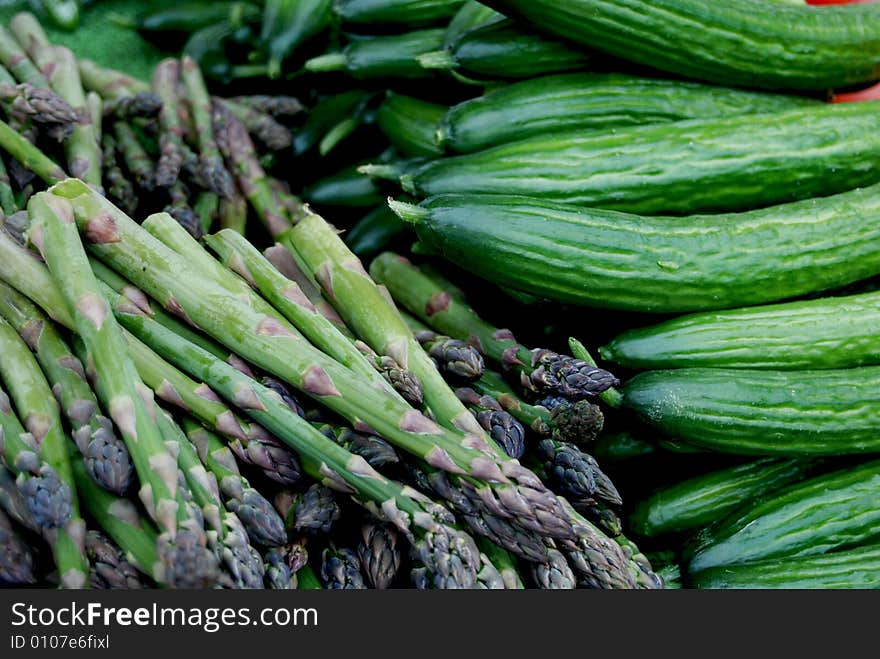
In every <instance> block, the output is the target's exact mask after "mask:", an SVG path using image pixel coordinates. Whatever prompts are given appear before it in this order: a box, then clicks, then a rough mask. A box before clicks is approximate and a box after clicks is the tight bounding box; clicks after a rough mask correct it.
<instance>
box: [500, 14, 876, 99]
mask: <svg viewBox="0 0 880 659" xmlns="http://www.w3.org/2000/svg"><path fill="white" fill-rule="evenodd" d="M485 4H487V5H489V6H490V7H493V8H495V9H497V10H498V11H500V12H501V13H503V14H505V15H506V16H512V17H515V18H517V19H519V20H521V21H523V22H525V23H527V24H530V25H534V26H535V27H536V28H539V29H541V30H543V31H545V32H547V33H548V34H552V35H556V36H558V37H561V38H564V39H566V40H569V41H571V42H572V43H576V44H579V45H581V46H583V47H588V48H591V49H592V48H600V49H602V50H604V51H606V52H608V53H611V54H613V55H617V56H619V57H625V58H627V59H629V60H632V61H635V62H639V63H641V64H645V65H647V66H652V67H655V68H658V69H662V70H664V71H671V72H673V73H678V74H680V75H684V76H687V77H691V78H697V79H700V80H709V81H711V82H717V83H720V84H724V85H737V86H743V87H763V88H769V89H822V90H824V89H827V88H829V87H844V86H848V85H855V84H859V83H865V82H870V81H872V80H877V79H878V78H880V6H877V5H874V4H857V5H844V6H829V7H809V6H806V5H796V4H793V3H787V2H768V1H767V0H736V1H735V2H706V1H705V0H486V3H485Z"/></svg>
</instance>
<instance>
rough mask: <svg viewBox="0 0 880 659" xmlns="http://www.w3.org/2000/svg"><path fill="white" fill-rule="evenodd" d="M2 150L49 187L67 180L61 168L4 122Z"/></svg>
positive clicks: (0, 134) (0, 137)
mask: <svg viewBox="0 0 880 659" xmlns="http://www.w3.org/2000/svg"><path fill="white" fill-rule="evenodd" d="M0 149H2V150H4V151H6V152H7V153H8V154H9V155H10V156H12V157H13V158H14V159H15V160H16V161H17V162H19V163H21V164H22V165H23V166H24V167H25V168H26V169H28V170H30V171H32V172H33V173H34V174H36V175H37V176H39V177H40V178H41V179H42V180H43V181H45V182H46V183H47V184H49V185H51V184H53V183H57V182H59V181H63V180H64V179H65V178H67V174H65V173H64V170H63V169H61V167H59V166H58V165H56V164H55V163H54V162H52V161H51V160H50V159H49V158H48V157H47V156H45V155H44V154H43V152H42V151H40V150H39V149H38V148H37V147H35V146H34V145H33V144H31V143H30V142H29V141H28V140H27V139H26V138H24V137H23V136H22V135H20V134H19V132H18V131H16V130H15V129H13V128H12V127H11V126H10V125H9V124H7V123H6V122H4V121H0Z"/></svg>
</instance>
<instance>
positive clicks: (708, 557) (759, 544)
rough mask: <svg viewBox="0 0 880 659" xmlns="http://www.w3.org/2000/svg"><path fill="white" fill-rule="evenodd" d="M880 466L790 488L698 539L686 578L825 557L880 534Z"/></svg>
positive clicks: (688, 554)
mask: <svg viewBox="0 0 880 659" xmlns="http://www.w3.org/2000/svg"><path fill="white" fill-rule="evenodd" d="M878 496H880V461H877V460H874V461H871V462H867V463H864V464H861V465H857V466H850V467H847V468H845V469H841V470H838V471H835V472H833V473H830V474H824V475H822V476H817V477H815V478H811V479H809V480H807V481H803V482H801V483H797V484H795V485H790V486H788V487H786V488H783V489H782V490H779V491H777V492H776V493H775V494H773V495H771V496H770V497H767V498H766V499H763V500H761V501H758V502H756V503H755V504H752V505H747V506H745V507H743V508H739V509H737V510H736V511H735V512H734V513H732V514H731V515H729V516H728V517H726V518H724V519H722V520H720V521H719V522H717V523H716V524H714V525H712V526H710V527H708V528H706V529H704V530H703V531H701V532H700V533H698V534H697V535H696V536H695V537H694V538H693V539H692V541H691V542H690V543H689V544H687V545H686V547H685V549H684V553H683V558H684V563H685V564H686V565H687V572H688V573H696V572H699V571H701V570H705V569H708V568H714V567H718V566H722V565H732V564H738V563H749V562H752V561H758V560H765V559H771V558H779V557H783V556H792V557H797V556H811V555H817V554H824V553H826V552H829V551H832V550H834V549H836V548H839V547H846V546H855V545H857V544H861V543H864V542H865V541H866V540H869V539H870V538H872V537H874V536H876V535H877V534H878V533H880V507H878V506H877V497H878Z"/></svg>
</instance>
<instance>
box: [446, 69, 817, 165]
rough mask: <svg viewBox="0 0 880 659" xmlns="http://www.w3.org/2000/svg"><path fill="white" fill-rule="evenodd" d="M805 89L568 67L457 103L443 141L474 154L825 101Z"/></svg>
mask: <svg viewBox="0 0 880 659" xmlns="http://www.w3.org/2000/svg"><path fill="white" fill-rule="evenodd" d="M819 103H820V101H819V100H817V99H812V98H807V97H803V96H792V95H783V94H769V93H764V92H750V91H744V90H739V89H732V88H729V87H717V86H714V85H703V84H699V83H693V82H684V81H681V80H664V79H661V78H646V77H640V76H631V75H622V74H615V73H604V74H603V73H568V74H561V75H555V76H542V77H539V78H532V79H530V80H523V81H520V82H515V83H513V84H511V85H507V86H504V87H500V88H498V89H496V90H494V91H490V92H489V93H487V94H485V95H484V96H480V97H478V98H474V99H471V100H467V101H464V102H463V103H459V104H458V105H456V106H454V107H452V108H450V110H449V112H448V113H447V114H446V116H445V117H444V118H443V121H442V123H441V124H440V127H439V130H438V140H439V142H440V144H442V145H444V146H445V147H446V148H448V149H450V150H451V151H456V152H459V153H470V152H472V151H478V150H480V149H485V148H488V147H490V146H496V145H498V144H504V143H506V142H514V141H517V140H523V139H526V138H529V137H533V136H536V135H541V134H544V133H548V132H552V131H568V130H575V129H577V130H597V129H603V128H609V127H617V126H637V125H643V124H652V123H668V122H672V121H682V120H685V119H697V118H703V117H724V116H741V115H744V114H755V113H762V112H776V111H780V110H786V109H791V108H796V107H805V106H809V105H818V104H819Z"/></svg>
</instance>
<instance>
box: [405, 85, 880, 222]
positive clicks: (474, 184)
mask: <svg viewBox="0 0 880 659" xmlns="http://www.w3.org/2000/svg"><path fill="white" fill-rule="evenodd" d="M845 106H849V107H845ZM878 116H880V101H874V102H870V101H867V102H862V103H838V104H819V105H817V106H810V107H806V108H796V109H792V110H786V111H781V112H769V113H763V114H751V115H743V116H739V117H710V118H705V119H692V120H688V121H677V122H674V123H667V124H651V125H648V126H626V127H622V128H617V129H615V130H614V131H609V132H605V131H586V132H585V131H569V132H558V133H548V134H546V135H541V136H539V137H533V138H530V139H526V140H521V141H518V142H512V143H509V144H503V145H501V146H496V147H492V148H490V149H485V150H483V151H479V152H477V153H471V154H467V155H461V156H455V157H452V158H442V159H439V160H435V161H433V162H429V163H427V164H425V165H424V166H423V167H421V168H420V169H417V170H415V171H414V172H412V173H411V174H410V175H408V176H405V177H402V179H401V183H402V184H403V186H404V188H405V189H406V190H407V192H410V193H412V194H414V195H416V196H422V197H426V196H431V195H435V194H446V193H453V192H454V193H462V194H465V193H470V194H522V195H529V196H532V197H536V198H543V199H551V200H553V201H556V202H564V203H569V204H578V205H583V206H593V207H600V208H610V209H614V210H621V211H627V212H631V213H665V212H672V213H691V212H698V211H710V210H723V211H728V212H729V211H735V210H746V209H753V208H758V207H762V206H768V205H770V204H777V203H782V202H786V201H794V200H797V199H806V198H812V197H819V196H823V195H828V194H834V193H835V192H842V191H844V190H851V189H852V188H854V187H858V186H860V185H870V184H873V183H876V182H878V181H880V131H878V130H877V120H878Z"/></svg>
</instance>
